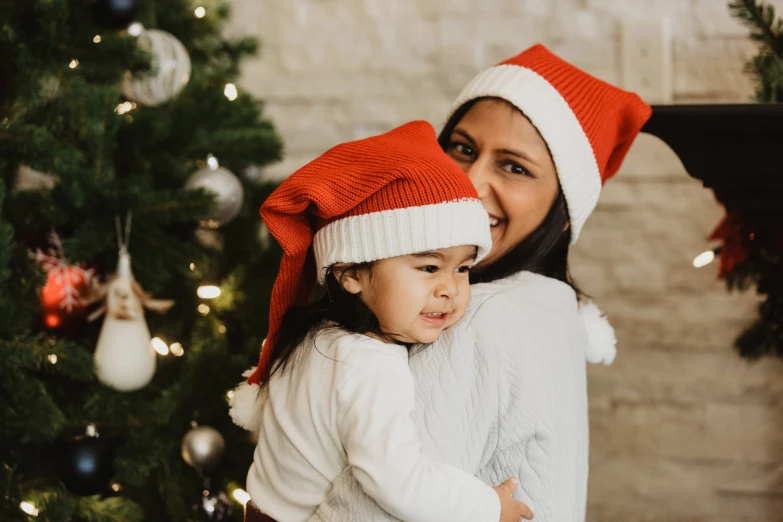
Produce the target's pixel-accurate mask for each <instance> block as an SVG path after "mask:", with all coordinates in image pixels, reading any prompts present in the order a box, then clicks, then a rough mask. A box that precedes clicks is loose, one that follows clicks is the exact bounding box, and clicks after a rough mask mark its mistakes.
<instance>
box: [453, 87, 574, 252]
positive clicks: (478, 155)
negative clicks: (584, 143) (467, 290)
mask: <svg viewBox="0 0 783 522" xmlns="http://www.w3.org/2000/svg"><path fill="white" fill-rule="evenodd" d="M449 139H450V142H449V146H448V148H447V150H446V152H447V153H448V154H449V156H451V157H452V158H453V159H454V161H456V162H457V164H458V165H459V166H460V167H462V170H463V171H465V174H467V175H468V177H469V178H470V180H471V181H472V182H473V185H474V186H475V187H476V190H477V191H478V195H479V198H481V203H482V204H483V205H484V209H485V210H486V211H487V212H488V213H489V218H490V224H491V232H492V250H491V251H490V253H489V254H488V255H487V257H485V258H484V259H483V260H482V261H481V263H479V265H478V266H479V267H481V266H486V265H490V264H492V263H494V262H495V261H497V260H498V259H500V258H501V257H503V256H504V255H505V254H506V253H508V252H509V251H510V250H511V249H512V248H514V247H515V246H516V245H517V244H519V242H520V241H522V240H523V239H525V238H526V237H527V236H528V235H530V233H531V232H533V231H534V230H535V229H536V228H538V226H539V225H540V224H541V223H542V222H543V221H544V218H545V217H546V215H547V214H548V213H549V209H550V208H552V204H553V203H554V202H555V199H556V198H557V195H558V192H559V182H558V179H557V171H556V170H555V164H554V162H553V161H552V156H551V155H550V154H549V149H548V148H547V145H546V142H545V141H544V139H543V138H542V137H541V135H540V134H539V133H538V130H537V129H536V128H535V127H534V126H533V124H532V123H530V120H528V119H527V118H526V117H525V116H523V115H522V113H521V112H519V111H518V110H517V109H516V108H514V107H513V106H511V105H510V104H508V103H507V102H505V101H502V100H481V101H479V102H478V103H476V104H475V105H474V106H473V107H471V109H470V110H469V111H468V112H467V113H466V114H465V116H463V118H462V120H461V121H460V122H459V123H458V124H457V126H456V127H455V128H454V131H453V132H452V133H451V136H450V138H449Z"/></svg>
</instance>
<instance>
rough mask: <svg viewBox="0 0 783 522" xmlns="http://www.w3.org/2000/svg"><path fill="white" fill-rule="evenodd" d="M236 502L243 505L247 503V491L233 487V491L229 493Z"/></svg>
mask: <svg viewBox="0 0 783 522" xmlns="http://www.w3.org/2000/svg"><path fill="white" fill-rule="evenodd" d="M231 495H232V496H233V497H234V498H235V499H236V501H237V502H239V503H240V504H242V505H243V506H244V505H245V504H247V503H248V502H249V501H250V495H248V494H247V491H245V490H244V489H239V488H237V489H235V490H234V492H233V493H232V494H231Z"/></svg>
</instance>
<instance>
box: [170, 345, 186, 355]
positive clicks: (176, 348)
mask: <svg viewBox="0 0 783 522" xmlns="http://www.w3.org/2000/svg"><path fill="white" fill-rule="evenodd" d="M169 350H171V353H172V354H174V357H182V356H183V355H185V350H184V349H183V348H182V345H181V344H179V343H174V344H172V345H171V346H169Z"/></svg>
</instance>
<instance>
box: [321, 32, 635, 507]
mask: <svg viewBox="0 0 783 522" xmlns="http://www.w3.org/2000/svg"><path fill="white" fill-rule="evenodd" d="M649 115H650V108H649V106H647V105H646V104H645V103H644V102H642V101H641V99H639V97H638V96H636V95H635V94H632V93H628V92H625V91H622V90H620V89H617V88H615V87H613V86H611V85H608V84H606V83H604V82H602V81H600V80H598V79H596V78H593V77H592V76H590V75H588V74H586V73H584V72H583V71H581V70H579V69H577V68H575V67H573V66H572V65H570V64H568V63H566V62H564V61H563V60H561V59H560V58H558V57H557V56H555V55H553V54H552V53H550V52H549V51H548V50H547V49H545V48H544V47H543V46H540V45H537V46H534V47H532V48H530V49H528V50H526V51H525V52H523V53H521V54H520V55H518V56H516V57H514V58H511V59H509V60H507V61H506V62H503V63H501V64H499V65H497V66H495V67H492V68H490V69H488V70H486V71H484V72H482V73H481V74H479V75H478V76H477V77H476V78H474V79H473V80H472V81H471V82H470V83H469V84H468V86H467V87H466V88H465V89H464V90H463V92H462V93H461V94H460V96H459V97H458V98H457V100H456V102H455V104H454V110H453V113H452V115H451V117H450V119H449V121H448V123H447V124H446V126H445V128H444V130H443V132H442V134H441V136H440V143H441V145H442V146H443V148H444V149H445V150H446V151H447V152H448V153H449V154H450V155H451V156H452V158H454V160H455V161H456V162H457V163H458V164H459V165H460V166H461V167H462V168H463V170H464V171H465V172H466V174H467V175H468V176H469V177H470V179H471V181H473V183H474V185H475V187H476V189H477V191H478V193H479V197H480V198H481V201H482V203H483V205H484V208H485V209H486V210H487V212H488V213H489V214H490V220H491V226H492V230H491V231H492V239H493V245H492V249H491V251H490V253H489V255H488V256H487V258H485V260H484V261H483V262H482V263H481V264H480V265H479V266H478V267H477V271H476V272H475V274H473V279H474V280H475V281H476V282H479V283H480V284H477V285H474V287H473V297H472V300H471V305H470V308H469V310H468V312H467V313H466V314H465V316H464V318H463V320H462V321H461V322H460V323H458V324H457V325H455V326H454V327H453V328H451V329H450V330H448V331H446V332H444V334H443V335H442V336H441V337H440V339H439V340H438V341H437V342H436V343H434V344H433V345H431V346H430V347H429V348H428V349H427V350H423V351H421V352H420V353H417V354H415V355H413V356H412V357H411V360H410V367H411V371H412V373H413V375H414V378H415V380H416V395H417V397H416V399H417V411H416V414H415V420H416V422H417V425H418V427H419V431H420V435H421V437H422V440H423V444H424V446H425V451H426V452H427V453H428V454H429V455H431V456H432V457H433V458H434V459H438V460H440V461H443V462H445V463H447V464H451V465H455V466H458V467H461V468H462V469H464V470H466V471H468V472H471V473H473V474H474V475H476V476H477V477H479V478H481V479H482V480H484V481H485V482H487V483H489V484H498V483H500V482H502V481H503V480H505V479H506V478H508V477H518V478H519V482H520V486H519V488H517V490H516V491H515V493H514V496H515V497H517V498H518V499H519V500H522V501H523V502H525V503H526V504H527V505H528V506H529V507H530V508H531V509H532V510H533V513H534V514H535V519H536V520H539V521H553V522H554V521H556V522H567V521H581V520H584V518H585V505H586V498H587V464H588V459H587V453H588V427H587V390H586V375H585V374H586V372H585V360H588V361H591V362H605V363H609V362H611V360H612V359H613V357H614V334H613V332H612V330H611V328H610V327H609V326H608V324H606V323H605V322H602V321H601V320H600V312H598V311H597V309H595V307H589V306H585V305H582V306H580V304H579V302H578V292H577V291H576V289H575V287H574V286H573V284H572V283H571V282H570V280H569V276H568V249H569V246H570V245H571V244H573V243H574V242H575V241H576V240H577V238H578V236H579V233H580V231H581V230H582V227H583V226H584V223H585V221H586V219H587V217H588V216H589V215H590V213H591V212H592V210H593V209H594V208H595V205H596V203H597V201H598V196H599V193H600V190H601V186H602V184H603V182H604V181H605V180H606V179H608V178H609V177H611V176H612V175H614V174H615V173H616V171H617V169H618V168H619V166H620V163H621V162H622V160H623V158H624V156H625V154H626V153H627V151H628V149H629V148H630V146H631V143H632V142H633V140H634V139H635V137H636V135H637V134H638V132H639V130H640V129H641V127H642V125H643V124H644V122H645V121H646V120H647V119H648V117H649ZM580 308H581V309H580ZM586 319H590V320H588V321H586ZM588 323H591V324H592V326H587V327H586V325H588ZM313 520H321V521H338V520H341V521H345V520H357V521H358V520H362V521H366V520H391V518H390V517H389V515H388V514H385V513H384V512H383V511H382V510H381V509H380V508H379V507H378V506H376V505H374V503H373V502H372V501H369V500H368V499H367V497H366V496H364V494H363V493H362V491H361V488H359V487H358V486H357V485H356V483H355V482H354V481H353V480H352V476H351V470H350V469H346V471H345V472H344V473H343V475H342V476H341V478H340V479H339V480H338V482H337V483H335V487H334V490H333V492H332V493H331V495H330V497H329V499H327V501H325V502H324V503H322V504H321V506H320V507H319V510H318V511H317V512H316V514H315V515H314V517H313Z"/></svg>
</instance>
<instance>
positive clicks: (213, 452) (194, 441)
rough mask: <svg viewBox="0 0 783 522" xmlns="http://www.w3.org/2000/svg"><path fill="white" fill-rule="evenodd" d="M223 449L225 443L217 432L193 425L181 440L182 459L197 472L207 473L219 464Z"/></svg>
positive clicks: (213, 429) (207, 427) (206, 427)
mask: <svg viewBox="0 0 783 522" xmlns="http://www.w3.org/2000/svg"><path fill="white" fill-rule="evenodd" d="M225 447H226V441H225V439H223V435H221V434H220V432H219V431H218V430H216V429H215V428H210V427H209V426H198V425H196V424H195V423H194V424H193V428H191V430H190V431H188V432H187V433H186V434H185V437H184V438H183V439H182V458H183V459H184V460H185V462H187V463H188V465H189V466H191V467H193V468H195V469H196V470H197V471H199V472H204V471H208V470H210V469H212V468H214V467H215V466H216V465H217V464H218V462H220V458H221V457H222V456H223V450H224V449H225Z"/></svg>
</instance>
